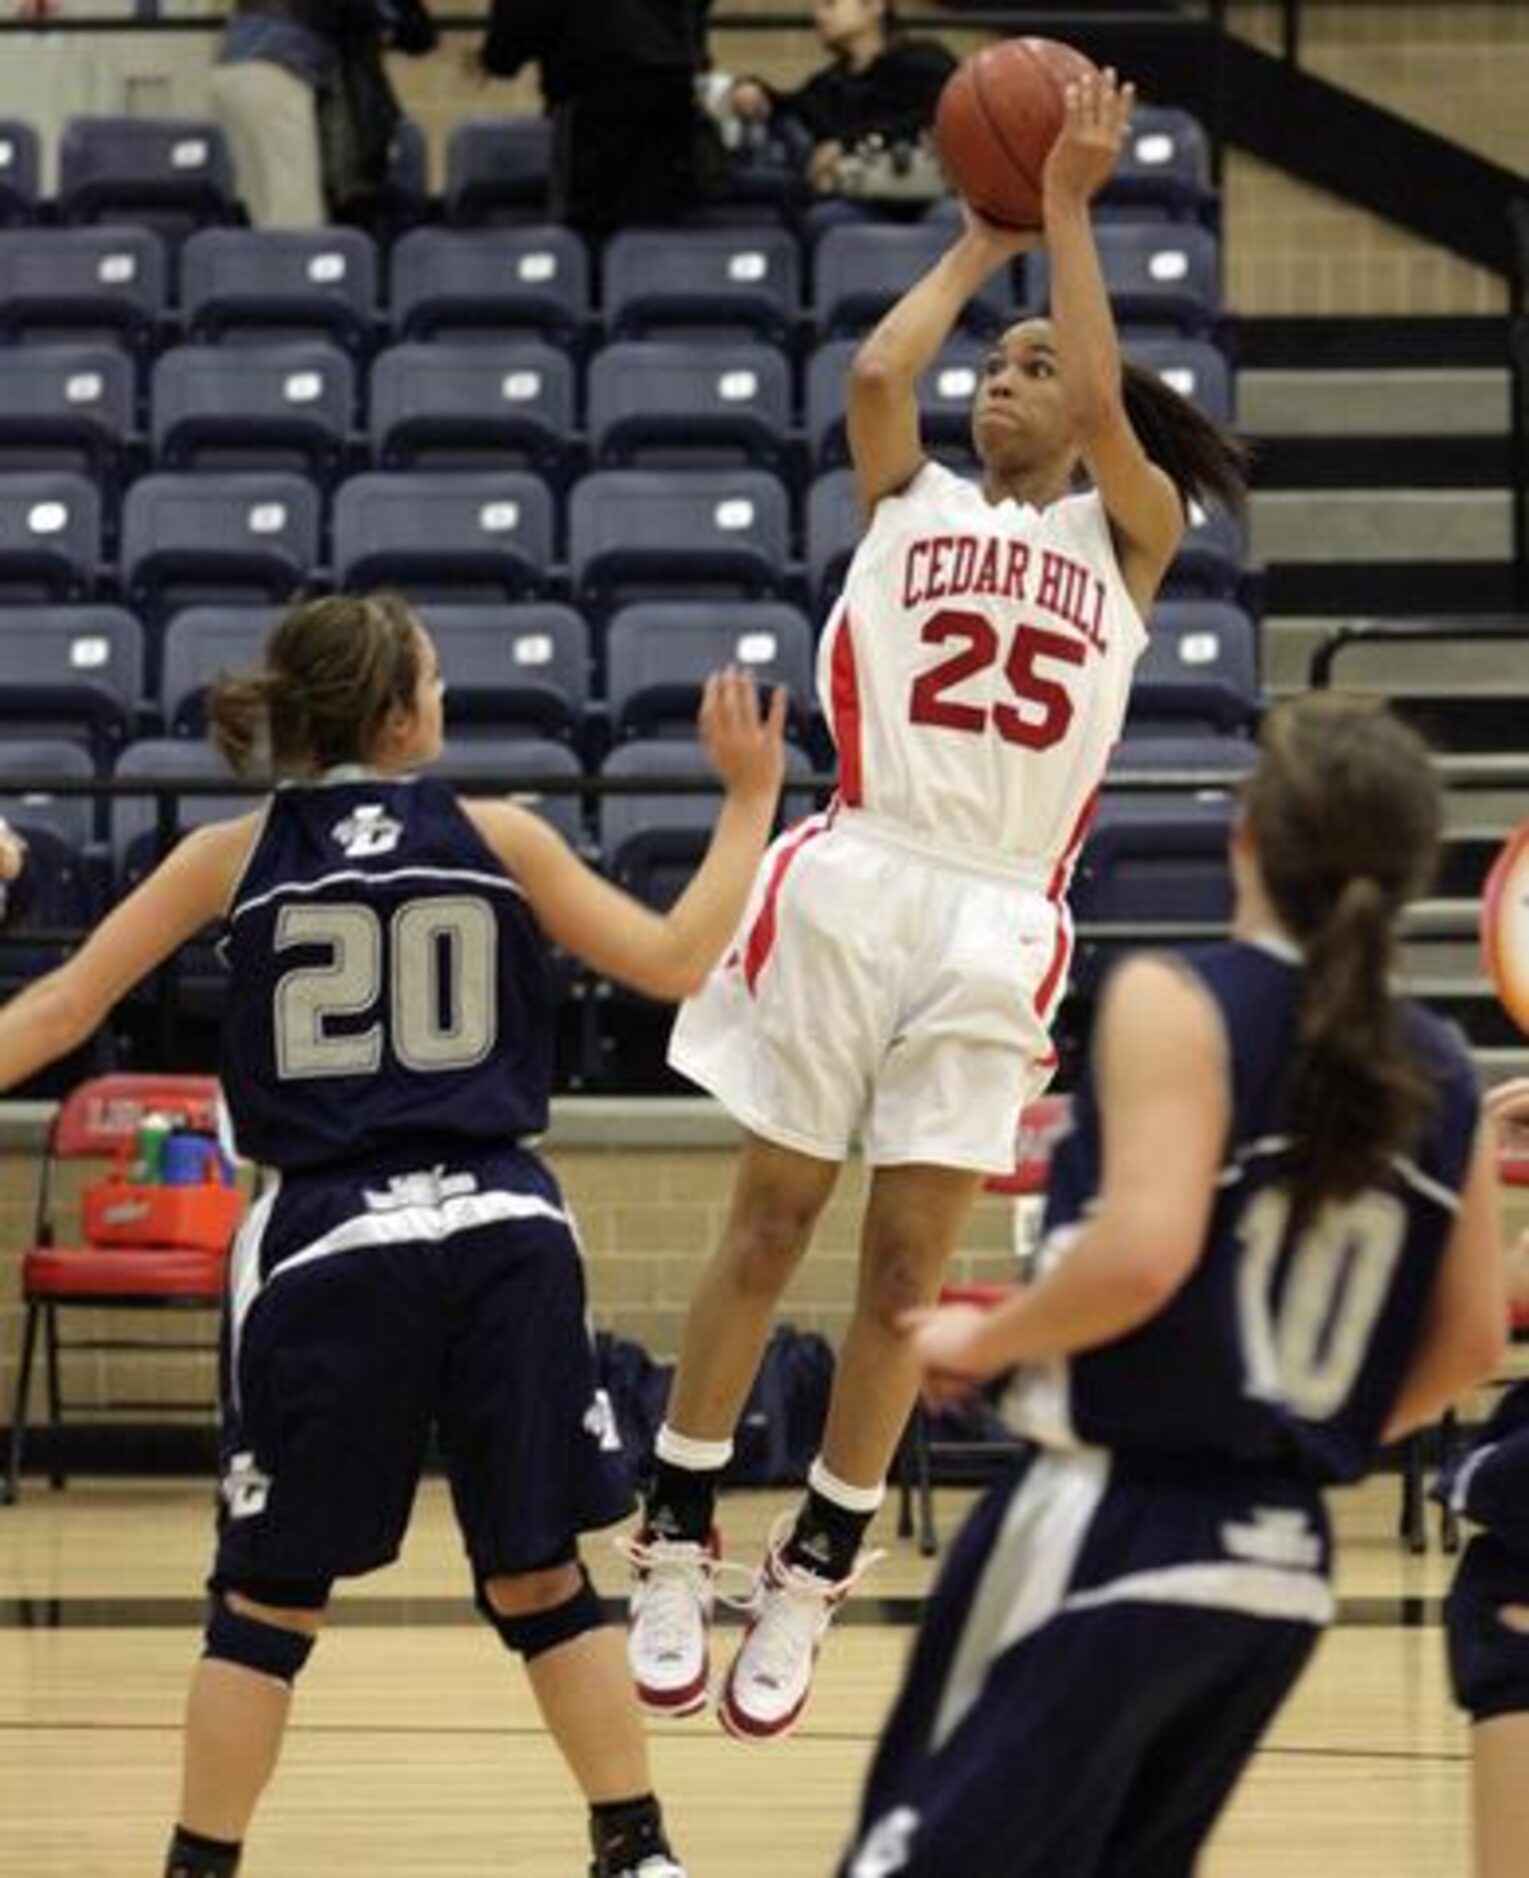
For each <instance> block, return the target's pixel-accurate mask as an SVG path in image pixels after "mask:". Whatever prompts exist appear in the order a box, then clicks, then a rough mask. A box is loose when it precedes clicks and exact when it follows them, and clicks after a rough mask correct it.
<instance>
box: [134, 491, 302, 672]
mask: <svg viewBox="0 0 1529 1878" xmlns="http://www.w3.org/2000/svg"><path fill="white" fill-rule="evenodd" d="M318 550H319V492H318V490H317V489H316V488H315V487H314V486H313V484H312V483H310V482H306V481H305V480H304V479H303V478H302V477H301V476H293V475H290V474H288V473H286V472H284V471H279V470H271V471H265V472H243V473H229V474H226V475H218V476H215V475H212V474H209V473H207V472H201V473H187V474H175V473H162V474H156V475H153V476H145V477H142V478H141V479H140V480H139V481H138V482H136V483H134V484H133V486H132V488H131V489H129V490H128V492H127V500H126V501H125V502H124V503H123V505H122V586H123V589H124V592H125V593H126V596H127V602H128V605H129V606H131V607H132V608H133V610H134V611H135V612H136V613H138V614H140V615H141V616H142V617H143V618H145V619H147V620H149V621H151V622H152V623H154V624H156V625H157V624H162V623H163V622H164V621H165V620H166V619H168V618H169V617H170V615H171V614H173V613H176V612H179V611H180V610H181V609H182V608H184V607H188V606H200V605H206V604H212V605H216V604H222V603H229V604H248V603H250V602H253V601H256V600H268V601H273V602H274V601H281V600H287V599H290V598H291V597H292V596H293V595H294V594H296V593H299V592H301V590H302V589H303V587H304V586H305V585H306V583H307V581H308V580H309V578H310V576H311V575H312V572H313V568H314V565H315V563H316V562H317V560H318ZM151 664H152V660H151ZM149 676H150V684H151V685H152V684H153V683H154V681H155V674H154V673H153V672H152V670H151V672H150V675H149Z"/></svg>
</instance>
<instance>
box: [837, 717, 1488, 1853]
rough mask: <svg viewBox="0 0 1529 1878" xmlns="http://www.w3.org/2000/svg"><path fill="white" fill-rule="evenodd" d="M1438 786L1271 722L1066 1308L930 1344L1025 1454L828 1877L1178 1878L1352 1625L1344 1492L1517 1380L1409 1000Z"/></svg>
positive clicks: (1133, 1053)
mask: <svg viewBox="0 0 1529 1878" xmlns="http://www.w3.org/2000/svg"><path fill="white" fill-rule="evenodd" d="M1439 820H1440V802H1439V795H1438V791H1437V787H1436V784H1435V781H1434V777H1433V773H1432V768H1431V764H1430V760H1429V757H1428V753H1427V751H1426V750H1425V748H1424V747H1423V745H1422V744H1421V743H1420V742H1419V740H1418V739H1417V738H1416V737H1415V736H1414V735H1413V733H1412V732H1411V731H1409V730H1407V729H1405V728H1404V727H1403V726H1402V725H1401V724H1400V723H1399V722H1398V721H1397V720H1396V719H1395V718H1393V717H1391V716H1390V715H1388V714H1387V713H1386V712H1385V711H1384V710H1382V709H1380V708H1379V707H1378V706H1375V705H1372V704H1370V703H1367V702H1363V701H1358V700H1353V699H1346V698H1341V697H1335V696H1313V697H1309V698H1305V699H1301V700H1299V701H1297V702H1295V703H1293V704H1290V705H1287V706H1284V707H1282V708H1280V709H1278V710H1276V711H1274V712H1273V713H1271V715H1270V717H1269V719H1268V721H1267V723H1266V724H1265V727H1264V737H1263V749H1262V752H1261V754H1260V758H1259V763H1258V766H1257V769H1256V771H1255V772H1254V774H1253V776H1252V778H1251V779H1250V782H1249V784H1248V788H1247V794H1246V799H1245V805H1244V812H1243V814H1242V816H1241V818H1240V821H1239V824H1238V828H1237V833H1236V836H1235V839H1234V843H1233V849H1232V865H1233V870H1234V876H1235V880H1236V887H1237V903H1236V921H1235V926H1234V937H1233V939H1232V940H1231V941H1230V942H1229V943H1227V944H1225V945H1220V946H1215V947H1211V948H1208V949H1205V950H1203V951H1197V952H1194V953H1192V954H1190V955H1189V956H1188V957H1185V958H1173V957H1166V956H1160V955H1152V954H1142V955H1139V956H1137V957H1135V958H1133V959H1131V960H1130V961H1128V962H1127V963H1126V964H1124V965H1122V966H1121V967H1120V969H1119V970H1118V971H1117V972H1115V973H1114V975H1113V976H1112V978H1111V979H1110V981H1109V983H1108V985H1107V988H1106V990H1105V992H1104V995H1103V999H1102V1008H1101V1011H1100V1015H1099V1019H1098V1024H1097V1028H1096V1031H1095V1036H1094V1040H1093V1046H1092V1060H1091V1066H1090V1071H1089V1073H1088V1074H1087V1075H1086V1076H1085V1078H1084V1080H1083V1083H1082V1086H1081V1088H1080V1089H1079V1091H1078V1096H1077V1103H1076V1111H1075V1123H1074V1128H1073V1132H1072V1133H1071V1134H1070V1135H1069V1136H1068V1137H1067V1138H1066V1139H1065V1140H1064V1141H1063V1143H1062V1144H1061V1146H1060V1147H1059V1148H1058V1150H1057V1153H1056V1156H1055V1159H1054V1161H1053V1167H1052V1179H1051V1189H1050V1193H1049V1196H1048V1199H1047V1211H1046V1224H1045V1236H1044V1241H1043V1249H1042V1275H1041V1277H1040V1278H1039V1279H1038V1280H1037V1282H1036V1283H1035V1284H1034V1285H1033V1286H1031V1287H1029V1288H1028V1289H1026V1290H1024V1291H1020V1292H1016V1294H1015V1295H1014V1297H1013V1298H1012V1299H1010V1300H1008V1301H1007V1302H1006V1303H1005V1304H1003V1305H1002V1306H1001V1307H1000V1308H998V1309H997V1310H995V1311H993V1312H991V1313H989V1314H987V1315H984V1314H983V1313H981V1312H979V1311H975V1310H972V1309H970V1308H956V1307H952V1308H949V1309H944V1310H937V1311H933V1312H929V1313H920V1314H916V1315H915V1316H914V1318H913V1321H912V1322H911V1323H910V1324H909V1340H910V1342H911V1344H912V1347H913V1352H914V1354H915V1356H916V1357H917V1359H918V1361H919V1362H920V1364H921V1365H922V1367H923V1370H924V1375H925V1388H926V1390H927V1392H928V1394H929V1396H930V1397H931V1398H932V1399H933V1400H935V1401H937V1402H938V1401H941V1400H944V1399H948V1398H949V1397H950V1396H951V1395H953V1394H958V1393H960V1392H962V1391H964V1390H966V1389H969V1388H970V1387H972V1386H973V1385H974V1384H976V1383H979V1382H982V1381H985V1380H987V1379H989V1378H993V1377H997V1376H1001V1375H1003V1374H1004V1373H1005V1372H1007V1371H1011V1370H1012V1371H1014V1372H1015V1373H1014V1377H1013V1381H1012V1384H1011V1386H1010V1388H1009V1390H1008V1393H1007V1396H1006V1399H1005V1409H1006V1414H1007V1417H1008V1419H1009V1421H1010V1423H1011V1425H1012V1426H1013V1427H1014V1428H1015V1429H1016V1430H1017V1431H1018V1432H1019V1433H1020V1434H1022V1435H1025V1436H1027V1437H1028V1438H1029V1440H1030V1441H1031V1442H1032V1443H1033V1444H1034V1446H1033V1448H1032V1449H1031V1451H1030V1453H1029V1454H1028V1456H1027V1457H1026V1458H1025V1459H1024V1461H1023V1462H1022V1463H1021V1464H1020V1465H1019V1466H1018V1468H1017V1469H1016V1471H1015V1472H1014V1474H1013V1475H1012V1477H1011V1478H1010V1479H1009V1480H1007V1481H1006V1482H1005V1483H1004V1484H1003V1485H1001V1486H1000V1487H998V1488H997V1489H996V1490H995V1491H994V1492H993V1493H992V1494H991V1495H990V1496H989V1497H988V1498H987V1499H986V1500H985V1501H984V1502H983V1503H982V1504H981V1505H980V1506H979V1508H978V1509H977V1511H976V1512H975V1513H974V1514H973V1516H972V1517H971V1519H970V1520H969V1522H968V1523H967V1525H966V1527H965V1529H964V1530H963V1532H962V1533H961V1536H960V1539H959V1540H958V1542H957V1544H956V1546H955V1548H954V1550H953V1552H952V1555H951V1558H950V1560H949V1563H948V1564H947V1566H946V1568H945V1571H944V1573H943V1574H942V1576H941V1579H940V1582H939V1586H938V1588H937V1590H936V1592H935V1594H934V1597H933V1600H932V1603H931V1606H930V1609H929V1612H928V1615H927V1617H926V1619H925V1623H924V1628H923V1632H922V1634H921V1636H920V1638H919V1640H918V1642H917V1644H916V1646H915V1649H914V1654H913V1657H912V1661H911V1664H910V1667H909V1671H908V1675H907V1679H906V1682H905V1684H904V1687H903V1690H902V1693H901V1695H900V1696H899V1698H898V1701H897V1704H896V1706H895V1708H894V1710H893V1713H892V1716H891V1719H890V1720H889V1722H888V1723H887V1726H886V1728H885V1731H884V1732H883V1735H882V1738H881V1744H880V1747H879V1750H878V1752H877V1754H876V1756H875V1759H874V1762H873V1764H872V1767H871V1772H870V1775H869V1778H868V1782H867V1786H866V1791H865V1795H864V1800H863V1806H862V1812H861V1819H860V1825H859V1829H858V1834H857V1838H856V1842H855V1846H854V1848H853V1849H852V1850H851V1851H850V1852H849V1854H848V1855H847V1857H846V1859H845V1861H844V1863H843V1865H842V1866H841V1867H840V1870H841V1874H842V1878H892V1875H893V1874H898V1875H899V1878H901V1875H902V1874H907V1878H932V1875H933V1874H935V1873H947V1872H951V1871H959V1872H960V1873H961V1874H962V1878H1058V1875H1059V1874H1061V1873H1065V1874H1066V1875H1067V1878H1106V1875H1108V1878H1127V1874H1129V1875H1130V1878H1184V1874H1186V1873H1188V1872H1190V1871H1192V1870H1193V1869H1194V1866H1195V1861H1196V1856H1197V1853H1198V1849H1199V1847H1200V1845H1201V1843H1202V1841H1203V1840H1204V1838H1205V1836H1206V1834H1207V1833H1208V1832H1209V1830H1210V1828H1211V1826H1212V1824H1213V1822H1214V1821H1215V1819H1216V1817H1217V1815H1218V1813H1219V1812H1220V1811H1221V1808H1222V1806H1223V1805H1224V1804H1225V1802H1226V1800H1227V1797H1228V1795H1229V1794H1230V1793H1231V1791H1232V1788H1233V1786H1234V1785H1235V1783H1236V1781H1237V1778H1238V1775H1239V1774H1240V1772H1241V1771H1242V1768H1243V1766H1244V1764H1245V1763H1246V1761H1247V1760H1248V1758H1249V1756H1250V1755H1251V1754H1252V1752H1253V1749H1254V1747H1255V1745H1256V1744H1257V1742H1258V1740H1259V1737H1260V1736H1261V1734H1262V1733H1263V1731H1264V1729H1265V1727H1266V1726H1267V1725H1268V1723H1269V1721H1270V1719H1271V1717H1272V1716H1273V1715H1274V1713H1275V1711H1276V1710H1277V1709H1278V1707H1279V1705H1280V1703H1281V1702H1282V1701H1283V1700H1284V1698H1285V1696H1286V1694H1287V1693H1288V1692H1289V1690H1290V1688H1291V1687H1292V1685H1293V1684H1294V1682H1295V1680H1296V1678H1297V1677H1298V1675H1299V1674H1300V1671H1301V1668H1302V1666H1303V1665H1304V1664H1305V1662H1306V1660H1307V1658H1308V1656H1309V1655H1310V1653H1311V1651H1312V1648H1313V1646H1314V1644H1315V1641H1316V1638H1317V1636H1318V1633H1319V1629H1320V1627H1321V1626H1322V1625H1323V1624H1325V1623H1326V1622H1327V1621H1328V1620H1329V1619H1330V1617H1331V1614H1332V1607H1333V1594H1332V1562H1331V1538H1330V1533H1329V1526H1328V1519H1327V1514H1326V1511H1325V1508H1324V1505H1323V1493H1322V1489H1323V1487H1324V1485H1326V1484H1327V1483H1329V1482H1336V1481H1348V1480H1354V1479H1356V1478H1358V1477H1359V1476H1360V1475H1361V1474H1362V1473H1363V1472H1364V1471H1365V1469H1366V1468H1367V1467H1368V1466H1369V1464H1370V1462H1371V1460H1372V1458H1373V1456H1374V1453H1375V1450H1376V1447H1377V1444H1378V1443H1380V1442H1381V1441H1383V1440H1394V1439H1395V1438H1397V1437H1398V1436H1400V1435H1402V1434H1405V1433H1406V1432H1408V1431H1409V1430H1410V1429H1414V1428H1417V1427H1419V1426H1421V1425H1423V1424H1425V1423H1427V1422H1429V1421H1432V1420H1433V1419H1434V1418H1435V1417H1436V1416H1437V1415H1438V1414H1439V1413H1440V1411H1441V1410H1442V1409H1444V1408H1445V1407H1446V1406H1447V1405H1448V1404H1449V1403H1450V1402H1452V1401H1453V1400H1454V1399H1455V1398H1456V1396H1458V1395H1459V1393H1460V1392H1461V1391H1462V1390H1463V1389H1464V1388H1466V1387H1467V1386H1468V1385H1469V1384H1471V1383H1473V1382H1475V1381H1476V1380H1477V1379H1478V1378H1479V1377H1481V1376H1482V1375H1484V1374H1485V1373H1487V1372H1488V1371H1489V1370H1490V1369H1491V1368H1492V1366H1493V1364H1494V1363H1495V1362H1496V1361H1497V1360H1498V1357H1499V1355H1500V1353H1501V1350H1502V1346H1503V1338H1504V1286H1503V1273H1502V1257H1501V1249H1500V1246H1499V1243H1498V1231H1497V1224H1496V1215H1495V1210H1494V1209H1495V1185H1494V1182H1495V1174H1494V1163H1493V1157H1492V1153H1491V1146H1490V1142H1489V1140H1488V1139H1487V1135H1486V1131H1478V1127H1477V1115H1478V1103H1477V1097H1476V1088H1475V1078H1474V1075H1473V1072H1472V1067H1471V1064H1470V1062H1469V1060H1468V1059H1467V1057H1466V1055H1465V1054H1464V1052H1463V1050H1462V1049H1461V1047H1460V1045H1459V1043H1458V1042H1457V1041H1456V1040H1455V1038H1454V1036H1453V1034H1452V1033H1451V1032H1450V1031H1449V1030H1447V1029H1446V1028H1445V1027H1444V1026H1443V1025H1442V1024H1440V1023H1439V1022H1437V1021H1436V1020H1435V1019H1433V1018H1431V1017H1430V1016H1429V1015H1428V1014H1427V1013H1425V1012H1424V1011H1422V1010H1421V1009H1419V1008H1418V1007H1417V1006H1415V1005H1412V1004H1408V1003H1405V1002H1402V1001H1400V1000H1398V999H1396V998H1394V997H1393V996H1392V994H1391V992H1390V990H1389V988H1388V972H1389V970H1390V966H1391V962H1392V957H1393V951H1394V935H1395V928H1396V922H1397V919H1398V916H1399V915H1400V912H1401V910H1402V906H1403V904H1404V902H1405V901H1406V900H1407V899H1408V898H1409V897H1410V896H1411V895H1413V894H1414V893H1416V892H1417V891H1418V890H1419V889H1420V887H1421V886H1422V884H1423V882H1424V881H1425V880H1426V878H1427V876H1428V873H1429V871H1430V870H1431V867H1432V862H1433V855H1434V850H1435V845H1436V842H1437V837H1438V828H1439Z"/></svg>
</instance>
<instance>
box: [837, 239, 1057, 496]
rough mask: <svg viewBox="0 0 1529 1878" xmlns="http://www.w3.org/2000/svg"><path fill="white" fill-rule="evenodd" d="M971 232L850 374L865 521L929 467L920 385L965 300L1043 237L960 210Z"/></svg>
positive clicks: (911, 294)
mask: <svg viewBox="0 0 1529 1878" xmlns="http://www.w3.org/2000/svg"><path fill="white" fill-rule="evenodd" d="M962 212H963V214H964V216H965V222H966V225H965V227H964V228H963V229H962V231H961V234H960V236H959V237H958V238H957V240H956V241H955V243H954V244H953V245H952V246H951V247H950V248H948V249H947V250H946V251H945V253H944V254H942V255H941V256H940V258H939V260H938V261H936V262H935V264H934V266H933V267H932V268H930V270H929V272H928V273H927V274H925V275H924V276H923V277H922V278H921V279H920V280H918V281H916V282H915V283H914V284H913V286H912V287H910V288H909V289H908V291H907V292H906V293H905V294H904V295H903V297H902V298H901V299H900V300H899V301H898V302H897V304H896V305H895V306H894V307H893V308H892V309H891V311H890V312H889V313H887V314H886V315H884V317H883V318H882V320H881V322H880V323H879V324H878V325H877V326H876V327H875V328H874V330H873V331H872V332H871V333H870V334H869V335H868V336H867V338H866V339H865V341H864V342H863V343H862V345H861V347H860V349H859V351H858V352H857V353H856V354H855V358H854V362H853V364H852V365H851V366H850V371H849V397H848V428H849V454H850V461H851V462H852V463H853V464H854V467H855V488H856V490H857V491H858V493H859V496H860V501H861V504H862V506H863V507H864V508H865V511H866V513H867V514H870V512H871V511H872V510H873V509H874V508H875V507H876V504H877V503H878V502H879V501H880V500H881V498H882V497H883V496H894V495H897V494H898V493H899V492H900V491H901V490H903V489H906V488H907V486H908V484H909V483H911V482H912V481H913V478H914V477H915V476H916V475H917V474H918V472H919V470H920V468H921V467H922V465H923V461H924V444H923V439H922V437H921V436H920V434H919V421H918V381H919V379H920V377H921V376H922V375H923V374H924V373H925V372H927V371H928V369H929V367H930V366H931V365H933V364H934V362H935V360H936V359H937V358H938V357H939V355H940V348H941V347H942V346H943V345H944V344H945V341H946V340H947V339H948V338H949V337H950V335H951V332H952V331H953V330H954V327H955V324H956V321H957V320H958V319H960V317H961V312H962V309H963V308H964V307H965V305H966V303H967V301H968V300H970V299H971V298H972V296H973V295H974V294H975V293H977V292H978V290H979V289H980V288H981V287H982V286H983V285H984V284H985V283H986V282H987V281H988V279H989V278H990V277H991V276H992V275H994V274H996V273H997V271H998V270H999V268H1001V267H1007V266H1008V264H1009V263H1010V262H1011V261H1012V260H1013V259H1014V257H1015V255H1016V254H1022V253H1023V252H1024V251H1025V249H1027V248H1033V247H1034V246H1035V245H1036V242H1037V240H1038V237H1037V236H1036V235H1033V234H1022V233H1017V232H1015V231H1014V230H1012V229H1003V228H997V227H994V226H993V225H992V224H990V223H987V222H983V221H981V220H980V219H979V218H978V217H977V216H975V215H973V214H972V212H971V210H970V209H966V208H964V207H963V211H962Z"/></svg>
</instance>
